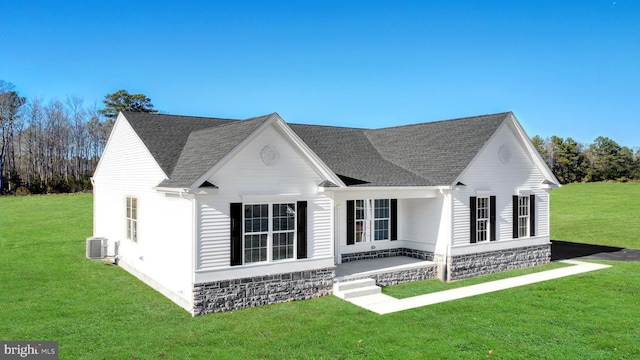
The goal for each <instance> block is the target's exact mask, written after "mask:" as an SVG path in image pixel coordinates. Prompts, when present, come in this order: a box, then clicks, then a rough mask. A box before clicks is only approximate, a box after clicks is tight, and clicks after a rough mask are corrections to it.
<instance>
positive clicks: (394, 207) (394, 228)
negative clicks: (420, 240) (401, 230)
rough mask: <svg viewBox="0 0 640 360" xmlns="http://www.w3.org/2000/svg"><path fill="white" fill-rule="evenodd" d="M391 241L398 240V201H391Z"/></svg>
mask: <svg viewBox="0 0 640 360" xmlns="http://www.w3.org/2000/svg"><path fill="white" fill-rule="evenodd" d="M391 240H398V199H391Z"/></svg>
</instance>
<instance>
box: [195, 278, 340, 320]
mask: <svg viewBox="0 0 640 360" xmlns="http://www.w3.org/2000/svg"><path fill="white" fill-rule="evenodd" d="M334 276H335V268H334V267H330V268H324V269H316V270H308V271H297V272H292V273H284V274H275V275H265V276H256V277H249V278H240V279H230V280H221V281H214V282H210V283H205V284H196V285H194V287H193V299H194V304H193V315H194V316H197V315H203V314H208V313H213V312H222V311H230V310H238V309H244V308H249V307H254V306H260V305H267V304H277V303H282V302H286V301H293V300H306V299H311V298H314V297H320V296H324V295H329V294H331V293H332V291H333V278H334Z"/></svg>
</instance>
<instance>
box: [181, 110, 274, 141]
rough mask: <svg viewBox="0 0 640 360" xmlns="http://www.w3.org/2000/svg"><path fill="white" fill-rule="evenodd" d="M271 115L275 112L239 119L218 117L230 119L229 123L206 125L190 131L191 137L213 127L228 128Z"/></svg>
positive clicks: (263, 119)
mask: <svg viewBox="0 0 640 360" xmlns="http://www.w3.org/2000/svg"><path fill="white" fill-rule="evenodd" d="M271 115H273V114H269V115H262V116H256V117H252V118H248V119H245V120H237V119H218V120H228V121H229V123H228V124H220V125H214V126H210V127H206V128H204V129H198V130H194V131H192V132H190V133H189V137H191V135H192V134H193V133H199V132H202V131H205V130H211V129H213V128H215V129H222V128H226V127H229V126H232V125H238V124H246V123H247V122H252V121H266V120H267V119H268V118H269V117H270V116H271Z"/></svg>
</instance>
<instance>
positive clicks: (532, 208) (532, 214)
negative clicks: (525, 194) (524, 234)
mask: <svg viewBox="0 0 640 360" xmlns="http://www.w3.org/2000/svg"><path fill="white" fill-rule="evenodd" d="M529 236H536V196H535V195H529Z"/></svg>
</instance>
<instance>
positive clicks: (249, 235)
mask: <svg viewBox="0 0 640 360" xmlns="http://www.w3.org/2000/svg"><path fill="white" fill-rule="evenodd" d="M295 234H296V204H295V203H284V204H251V205H248V204H247V205H244V263H254V262H261V261H267V259H269V260H283V259H291V258H294V257H295Z"/></svg>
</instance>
